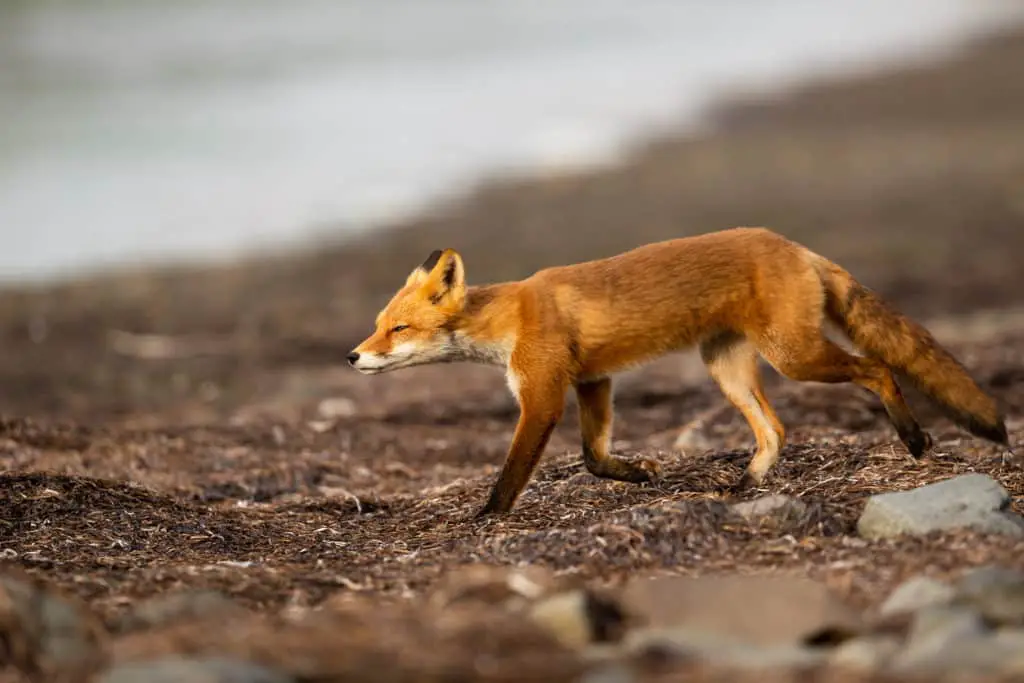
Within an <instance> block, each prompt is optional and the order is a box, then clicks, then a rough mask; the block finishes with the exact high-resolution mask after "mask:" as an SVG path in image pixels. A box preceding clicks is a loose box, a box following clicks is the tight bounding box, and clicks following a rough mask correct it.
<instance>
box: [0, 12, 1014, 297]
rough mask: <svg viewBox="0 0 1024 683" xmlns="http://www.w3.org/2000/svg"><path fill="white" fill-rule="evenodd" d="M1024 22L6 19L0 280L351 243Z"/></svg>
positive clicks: (1000, 15) (1003, 16) (957, 17)
mask: <svg viewBox="0 0 1024 683" xmlns="http://www.w3.org/2000/svg"><path fill="white" fill-rule="evenodd" d="M1020 5H1021V3H1015V2H1009V1H1007V2H996V1H995V0H989V1H985V0H885V1H881V0H857V1H854V0H842V1H841V0H832V1H831V2H821V1H820V0H818V1H812V0H789V1H783V0H758V1H757V2H746V1H741V0H721V1H720V2H706V1H705V0H629V1H628V2H626V1H624V0H617V1H613V0H543V1H542V0H536V1H530V0H489V1H487V2H481V1H480V0H289V2H281V1H280V0H205V1H204V2H198V1H188V2H185V1H180V0H179V1H176V2H175V1H172V0H106V1H103V0H74V1H57V0H20V1H13V0H0V123H2V125H0V239H2V243H0V245H2V247H0V278H2V279H24V278H43V277H51V276H55V275H68V274H72V273H74V272H76V271H79V270H82V269H95V268H98V267H101V266H104V265H106V264H112V263H126V262H127V263H131V262H138V261H140V260H149V259H154V258H168V257H171V258H181V257H197V256H203V257H210V256H215V257H220V256H224V255H228V254H232V253H235V252H237V251H238V250H240V249H243V250H244V249H251V248H255V247H265V246H268V245H276V244H282V243H287V242H289V241H292V240H296V239H301V238H305V237H308V236H310V235H311V234H313V233H315V232H318V231H323V230H324V229H325V226H328V225H330V226H332V229H336V230H357V229H363V228H365V227H366V226H372V225H376V224H379V223H380V222H381V221H385V220H389V219H392V218H395V217H398V216H400V215H402V214H403V213H406V212H409V211H413V210H415V209H416V208H417V207H418V206H420V205H421V204H422V203H423V202H424V201H427V200H429V199H431V198H435V197H438V196H440V195H441V194H442V193H445V192H448V191H454V190H458V189H460V188H463V187H465V186H466V183H469V182H472V181H473V180H474V179H475V178H477V177H479V174H481V173H483V172H494V171H496V170H498V169H508V170H523V169H531V168H537V167H545V166H558V165H565V164H570V165H571V164H586V163H597V162H600V161H606V160H609V159H611V158H614V155H615V153H616V152H617V151H618V149H619V145H621V144H622V143H623V142H627V141H629V140H630V139H632V137H634V136H636V135H637V134H639V133H643V132H646V131H648V130H650V128H651V126H657V125H667V124H670V123H671V124H673V125H676V124H678V123H680V122H687V121H690V122H693V121H696V120H697V115H698V114H699V112H700V110H701V108H702V107H704V106H705V105H706V104H707V103H708V101H709V98H712V97H714V96H715V95H716V94H717V93H719V92H721V91H722V90H723V89H726V88H728V87H730V86H734V85H739V84H742V85H762V84H773V83H779V82H782V81H784V80H786V79H791V78H794V77H799V76H801V75H804V74H806V73H808V72H812V71H821V70H827V69H835V68H840V67H842V68H850V67H855V66H858V65H864V64H870V63H872V62H873V61H875V60H879V59H886V58H890V57H893V56H899V55H919V54H927V53H928V51H929V50H931V49H933V48H935V47H937V46H942V45H948V44H950V43H949V41H951V40H952V39H957V38H961V37H964V36H967V35H970V34H972V33H974V32H976V31H979V30H981V29H985V28H988V27H991V26H992V25H995V24H998V23H999V22H1003V21H1006V20H1007V19H1008V18H1009V17H1011V16H1013V17H1020V16H1021V15H1022V9H1021V7H1020Z"/></svg>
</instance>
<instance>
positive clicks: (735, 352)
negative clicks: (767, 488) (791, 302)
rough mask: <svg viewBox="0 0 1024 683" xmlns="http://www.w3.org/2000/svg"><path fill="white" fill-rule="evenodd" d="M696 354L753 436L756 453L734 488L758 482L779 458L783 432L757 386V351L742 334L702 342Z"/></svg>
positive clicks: (784, 437) (783, 429)
mask: <svg viewBox="0 0 1024 683" xmlns="http://www.w3.org/2000/svg"><path fill="white" fill-rule="evenodd" d="M700 355H701V359H702V360H703V361H704V364H705V365H706V366H707V368H708V372H709V373H710V374H711V376H712V378H714V380H715V382H717V383H718V386H719V388H720V389H721V390H722V393H723V394H725V397H726V398H727V399H729V402H730V403H732V404H733V405H734V406H736V408H737V409H738V410H739V411H740V412H741V413H742V414H743V417H745V418H746V420H747V423H748V424H749V425H750V427H751V429H752V430H753V432H754V437H755V438H756V439H757V453H755V454H754V457H753V459H752V460H751V461H750V464H749V465H748V466H747V470H746V471H745V472H744V473H743V477H742V479H741V480H740V482H739V483H738V484H737V488H743V487H745V486H748V485H751V484H760V483H761V482H762V481H763V480H764V477H765V474H767V472H768V470H770V469H771V467H772V465H774V464H775V462H776V460H778V458H779V451H780V450H782V445H783V444H784V443H785V440H786V431H785V428H784V427H783V425H782V422H780V421H779V418H778V416H777V415H776V414H775V411H774V410H772V407H771V405H769V403H768V399H767V398H765V395H764V391H763V390H762V388H761V377H760V373H759V372H758V369H757V350H756V349H755V348H754V345H753V344H751V343H750V342H749V341H748V340H747V339H746V338H744V337H741V336H739V335H734V334H724V335H719V336H717V337H714V338H712V339H709V340H707V341H705V342H703V343H702V344H701V345H700Z"/></svg>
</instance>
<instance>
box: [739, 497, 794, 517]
mask: <svg viewBox="0 0 1024 683" xmlns="http://www.w3.org/2000/svg"><path fill="white" fill-rule="evenodd" d="M729 509H730V510H732V511H733V512H735V513H736V514H737V515H739V516H740V517H742V518H743V519H745V520H747V521H748V522H757V521H762V520H767V519H772V520H779V521H788V520H794V521H795V520H798V519H800V518H801V517H803V515H804V514H806V512H807V505H806V504H805V503H804V502H803V501H801V500H798V499H796V498H793V497H792V496H784V495H779V494H775V495H770V496H762V497H760V498H755V499H754V500H746V501H743V502H742V503H735V504H733V505H731V506H729Z"/></svg>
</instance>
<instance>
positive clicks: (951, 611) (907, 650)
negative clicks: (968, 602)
mask: <svg viewBox="0 0 1024 683" xmlns="http://www.w3.org/2000/svg"><path fill="white" fill-rule="evenodd" d="M988 635H989V631H988V628H987V627H986V626H985V622H984V621H983V620H982V618H981V616H980V615H978V614H977V613H975V612H973V611H971V610H969V609H966V608H963V607H952V606H932V607H925V608H924V609H922V610H919V611H918V612H917V613H916V614H915V615H914V619H913V621H912V622H911V624H910V632H909V633H908V634H907V639H906V643H905V645H904V650H903V652H901V653H900V654H899V655H898V656H897V657H896V660H895V661H894V663H893V664H894V666H895V667H896V668H898V669H906V668H919V667H920V666H923V665H924V664H925V663H928V662H932V661H936V660H937V659H938V658H940V657H941V656H942V655H943V653H945V652H947V651H949V650H950V649H951V648H953V647H954V646H956V645H957V644H958V643H962V642H972V643H973V642H979V641H983V640H986V637H987V636H988Z"/></svg>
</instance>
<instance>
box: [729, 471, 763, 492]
mask: <svg viewBox="0 0 1024 683" xmlns="http://www.w3.org/2000/svg"><path fill="white" fill-rule="evenodd" d="M762 481H763V478H762V479H761V480H758V479H756V478H755V477H754V475H753V474H751V473H750V471H749V470H744V471H743V474H742V476H740V478H739V479H738V480H737V481H736V483H735V484H733V485H732V486H730V487H729V493H733V494H736V493H742V492H744V491H748V490H750V489H753V488H757V487H758V486H760V485H761V483H762Z"/></svg>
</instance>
